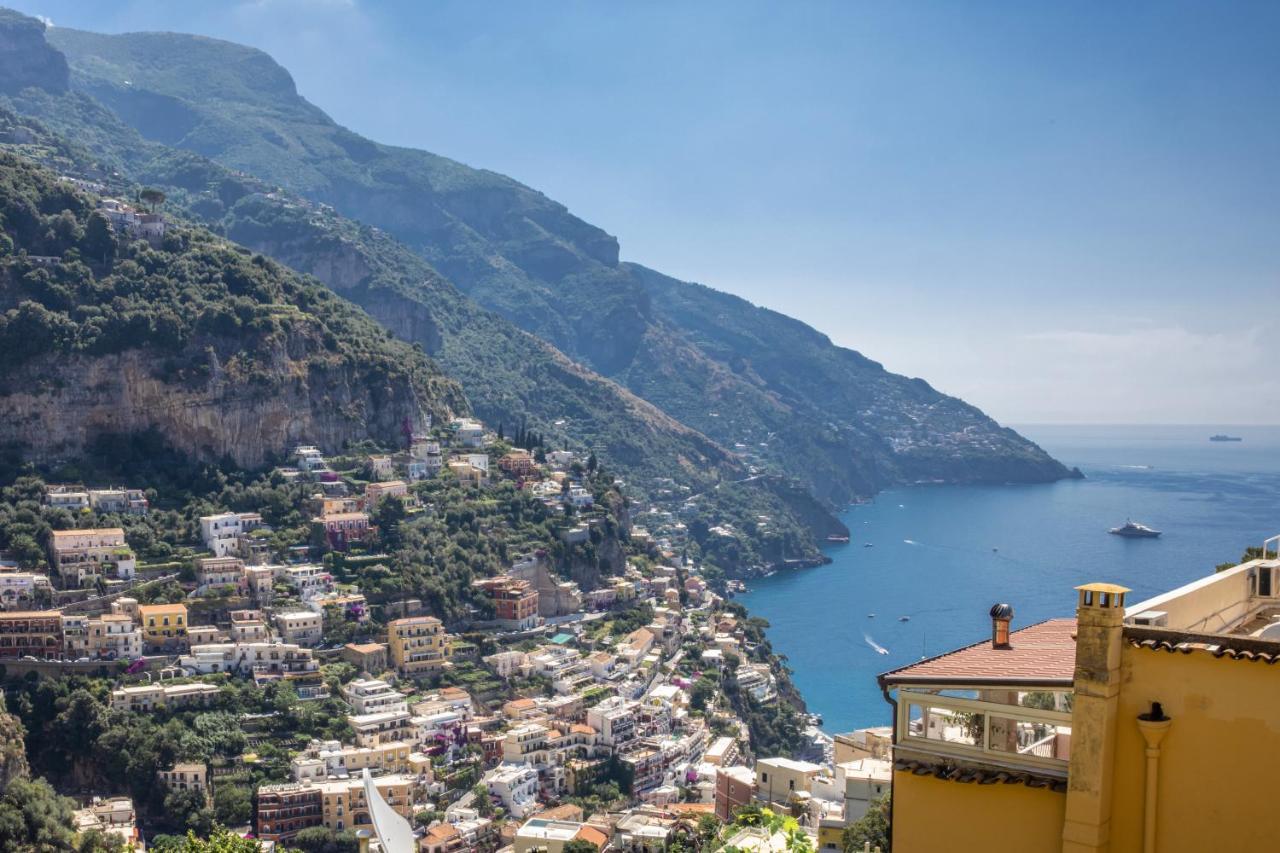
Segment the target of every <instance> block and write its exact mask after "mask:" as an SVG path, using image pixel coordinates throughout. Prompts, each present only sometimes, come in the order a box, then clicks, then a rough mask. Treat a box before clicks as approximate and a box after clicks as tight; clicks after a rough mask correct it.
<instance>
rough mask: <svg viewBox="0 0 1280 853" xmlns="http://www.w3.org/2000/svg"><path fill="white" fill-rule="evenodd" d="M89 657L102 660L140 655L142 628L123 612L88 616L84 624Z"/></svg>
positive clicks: (129, 658) (137, 656)
mask: <svg viewBox="0 0 1280 853" xmlns="http://www.w3.org/2000/svg"><path fill="white" fill-rule="evenodd" d="M86 639H87V641H88V642H87V647H86V651H87V652H88V655H89V657H93V658H102V659H104V660H132V659H134V658H139V657H142V649H143V636H142V629H141V628H140V627H138V625H137V624H136V623H135V622H134V621H133V619H132V618H131V617H129V616H126V615H125V614H123V613H104V614H103V615H101V616H93V617H89V619H88V622H87V624H86Z"/></svg>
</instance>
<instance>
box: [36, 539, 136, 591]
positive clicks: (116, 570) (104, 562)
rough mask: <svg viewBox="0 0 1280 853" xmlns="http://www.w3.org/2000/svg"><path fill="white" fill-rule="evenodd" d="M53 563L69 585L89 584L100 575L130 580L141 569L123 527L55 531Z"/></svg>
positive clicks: (52, 546) (51, 549)
mask: <svg viewBox="0 0 1280 853" xmlns="http://www.w3.org/2000/svg"><path fill="white" fill-rule="evenodd" d="M49 563H50V565H52V566H54V567H55V568H56V569H57V571H58V574H59V576H60V577H61V578H62V582H63V584H64V585H65V586H67V587H83V586H88V585H91V584H92V583H93V582H94V581H96V580H97V579H99V578H102V579H112V580H121V581H124V580H129V579H131V578H132V577H133V575H134V571H135V569H136V568H137V558H136V557H135V556H134V554H133V551H131V550H130V549H129V546H128V544H127V543H126V542H125V539H124V530H122V529H121V528H119V527H106V528H95V529H87V530H55V531H53V533H52V535H51V536H50V539H49Z"/></svg>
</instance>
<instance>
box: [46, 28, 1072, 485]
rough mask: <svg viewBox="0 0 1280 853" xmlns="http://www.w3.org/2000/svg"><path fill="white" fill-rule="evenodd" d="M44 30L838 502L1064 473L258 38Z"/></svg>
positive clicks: (83, 65)
mask: <svg viewBox="0 0 1280 853" xmlns="http://www.w3.org/2000/svg"><path fill="white" fill-rule="evenodd" d="M48 38H49V39H50V40H51V42H52V43H53V44H54V45H55V46H57V47H58V48H59V49H61V50H63V51H64V52H65V53H66V55H67V57H68V59H69V62H70V66H71V69H72V78H71V85H72V87H73V88H76V89H78V90H80V91H83V92H87V93H90V94H92V95H93V96H94V97H96V98H98V99H99V100H101V101H102V102H103V103H105V104H107V105H108V106H110V107H111V108H112V109H113V110H115V111H116V112H117V113H119V115H121V116H122V117H123V118H124V119H125V120H126V121H128V122H129V123H130V124H131V125H132V126H133V127H135V128H137V129H138V130H139V131H140V132H141V133H142V134H143V135H145V136H148V137H149V138H151V139H155V140H158V141H163V142H165V143H168V144H172V145H175V146H178V147H181V148H184V149H187V150H190V151H194V152H198V153H200V154H202V155H205V156H208V157H210V158H212V159H214V160H216V161H218V162H220V163H223V164H225V165H228V166H231V167H233V168H236V169H242V170H245V171H248V172H252V173H253V174H256V175H258V176H261V177H262V178H264V179H266V180H268V181H272V182H277V183H279V184H280V185H282V186H284V187H287V188H289V189H291V190H293V191H296V192H298V193H301V194H303V195H305V196H307V197H308V198H311V199H313V200H316V201H319V202H324V203H327V204H331V205H333V206H334V207H335V208H336V209H337V210H338V211H339V212H341V213H342V214H344V215H346V216H349V217H351V218H353V219H357V220H361V221H364V222H367V223H370V224H373V225H377V226H379V227H381V228H385V229H386V230H387V231H389V232H390V233H391V234H393V235H395V236H396V237H398V238H400V239H401V240H402V241H404V243H406V244H407V245H408V246H409V247H410V248H412V249H413V250H414V251H416V252H418V253H419V254H420V255H421V256H422V257H423V258H425V259H426V260H428V261H429V262H430V263H431V264H432V265H433V266H434V267H435V268H436V269H438V270H439V271H440V272H441V273H443V274H444V275H445V276H447V277H448V278H449V279H450V280H451V281H452V282H453V283H454V284H456V285H458V287H460V288H461V289H462V290H463V291H464V292H466V293H467V294H468V295H469V296H471V297H472V298H474V299H475V300H476V301H478V302H479V303H481V304H482V305H484V306H486V307H489V308H491V309H493V310H495V311H497V312H498V313H500V314H502V315H503V316H504V317H507V318H508V319H510V320H512V321H514V322H515V323H517V324H518V325H519V326H520V327H522V328H524V329H526V330H528V331H530V332H533V333H534V334H537V335H538V336H540V337H542V338H543V339H544V340H547V341H549V342H550V343H552V344H554V345H555V346H556V347H558V348H559V349H561V350H562V351H563V352H565V353H566V354H568V355H569V356H570V357H572V358H575V359H578V360H581V361H583V362H585V363H586V364H587V365H588V366H590V367H592V368H594V369H595V370H596V371H599V372H601V373H603V374H605V375H607V376H611V377H615V378H617V379H619V380H620V381H622V382H624V383H625V384H626V385H627V386H628V387H629V388H631V389H632V390H633V391H635V392H636V393H637V394H639V395H640V396H642V397H644V398H645V399H647V400H648V401H650V402H651V403H653V404H655V405H656V406H658V407H659V408H661V409H662V410H663V411H665V412H667V413H668V414H669V415H671V416H673V417H675V418H676V419H678V420H680V421H683V422H684V423H686V424H689V425H691V426H696V428H698V429H699V430H701V431H702V432H705V433H706V434H707V435H709V436H710V437H712V438H713V439H716V440H717V441H719V442H721V443H723V444H725V445H734V444H741V445H743V447H742V448H740V449H742V450H744V451H745V450H748V449H750V451H751V453H752V455H753V456H754V457H755V458H756V459H758V461H759V462H760V464H761V465H764V466H767V467H769V468H770V469H773V470H779V471H785V472H787V473H788V474H790V475H793V476H796V477H799V478H800V479H801V480H802V481H804V482H805V483H806V484H807V485H808V486H809V487H810V488H812V489H813V490H814V491H815V493H816V494H818V495H819V496H821V497H823V498H824V499H826V500H828V501H830V502H832V503H840V502H843V501H845V500H848V499H849V498H851V497H853V496H855V495H858V494H868V493H870V492H873V491H875V490H876V489H879V488H882V487H884V486H886V485H891V484H895V483H903V482H911V481H915V480H944V481H961V482H1004V481H1009V480H1014V481H1039V480H1051V479H1055V478H1059V477H1063V476H1068V472H1067V471H1066V469H1064V468H1063V467H1062V466H1061V465H1060V464H1059V463H1057V462H1055V461H1054V460H1052V459H1051V458H1050V457H1049V456H1048V455H1047V454H1045V453H1044V452H1043V451H1042V450H1041V449H1040V448H1038V447H1036V446H1035V445H1034V444H1031V443H1030V442H1028V441H1026V440H1025V439H1023V438H1022V437H1020V436H1018V435H1017V434H1016V433H1014V432H1012V431H1010V430H1006V429H1002V428H1000V427H999V425H998V424H996V423H995V422H994V421H992V420H991V419H990V418H987V417H986V416H985V415H983V414H982V413H981V412H979V411H978V410H977V409H975V408H973V407H971V406H968V405H966V404H964V403H963V402H961V401H959V400H956V399H954V398H951V397H947V396H945V395H942V394H940V393H938V392H936V391H934V390H933V389H932V388H930V387H929V386H928V385H927V384H925V383H923V382H921V381H920V380H911V379H907V378H905V377H902V376H897V375H894V374H891V373H888V372H887V371H884V370H883V369H882V368H880V366H879V365H877V364H875V363H874V362H872V361H870V360H868V359H865V358H863V357H862V356H860V355H859V354H857V353H855V352H852V351H849V350H845V349H842V348H839V347H836V346H834V345H832V344H831V342H830V341H829V340H828V339H826V338H825V337H824V336H822V335H820V334H818V333H817V332H815V331H813V330H812V329H810V328H808V327H806V326H803V324H799V323H797V322H796V321H794V320H790V319H789V318H786V317H784V316H782V315H779V314H776V313H774V312H768V311H762V310H760V309H756V308H753V307H752V306H750V305H748V304H747V303H745V302H742V301H741V300H734V299H733V298H732V297H727V296H725V295H724V294H718V293H716V292H715V291H710V290H709V289H705V288H699V287H698V286H696V285H690V284H687V283H684V282H679V281H676V280H674V279H669V278H666V277H664V276H661V275H659V274H656V273H652V272H651V271H648V270H645V269H643V268H641V267H637V266H632V265H628V264H620V263H619V262H618V244H617V241H616V240H615V239H614V238H613V237H611V236H610V235H608V234H606V233H605V232H604V231H602V230H600V229H599V228H596V227H595V226H592V225H590V224H588V223H585V222H583V221H581V220H579V219H578V218H576V217H574V216H573V215H572V214H570V213H569V212H568V211H567V210H566V209H565V208H564V206H563V205H560V204H558V203H556V202H554V201H552V200H550V199H548V198H546V197H545V196H544V195H542V194H541V193H538V192H536V191H534V190H532V189H529V188H528V187H525V186H523V185H521V184H519V183H517V182H515V181H513V180H511V179H509V178H506V177H504V176H501V175H497V174H495V173H493V172H488V171H484V170H477V169H472V168H469V167H467V166H464V165H462V164H460V163H457V162H454V161H451V160H448V159H446V158H442V157H439V156H436V155H432V154H429V153H427V152H423V151H416V150H411V149H403V148H394V147H390V146H384V145H379V144H377V143H374V142H371V141H369V140H366V139H364V138H362V137H360V136H358V135H356V134H354V133H352V132H351V131H349V130H347V129H345V128H342V127H340V126H339V125H337V124H336V123H334V122H333V121H332V120H331V119H329V118H328V117H327V116H326V115H325V114H324V113H323V112H322V111H320V110H319V109H317V108H316V107H315V106H313V105H312V104H310V103H308V102H307V101H305V100H304V99H302V98H301V97H299V96H298V94H297V91H296V89H295V87H294V85H293V81H292V79H291V78H290V77H289V75H288V73H287V72H286V71H285V70H284V69H282V68H280V67H279V66H278V65H276V64H275V63H274V62H273V61H272V60H271V59H270V58H269V57H267V56H266V55H265V54H262V53H261V52H258V51H255V50H252V49H249V48H245V47H241V46H238V45H232V44H228V43H225V42H219V41H215V40H212V39H207V38H201V37H196V36H184V35H175V34H168V33H163V34H157V33H142V34H128V35H120V36H105V35H96V34H92V33H82V32H76V31H71V30H64V29H57V30H54V31H51V32H50V33H49V35H48ZM787 345H794V346H796V349H795V350H794V351H785V347H786V346H787ZM797 380H799V381H797Z"/></svg>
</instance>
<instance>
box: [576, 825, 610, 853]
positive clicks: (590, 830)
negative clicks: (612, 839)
mask: <svg viewBox="0 0 1280 853" xmlns="http://www.w3.org/2000/svg"><path fill="white" fill-rule="evenodd" d="M574 838H575V839H578V840H580V841H590V842H591V843H592V844H594V845H595V846H596V848H597V849H599V850H603V849H604V846H605V845H606V844H608V843H609V837H608V836H607V835H605V834H604V833H603V832H601V831H600V830H598V829H596V828H595V827H593V826H584V827H582V829H579V830H578V834H577V835H575V836H574Z"/></svg>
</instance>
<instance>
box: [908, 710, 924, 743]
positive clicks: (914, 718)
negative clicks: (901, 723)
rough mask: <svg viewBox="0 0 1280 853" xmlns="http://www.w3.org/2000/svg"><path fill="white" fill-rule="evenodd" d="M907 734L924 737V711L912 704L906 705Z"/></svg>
mask: <svg viewBox="0 0 1280 853" xmlns="http://www.w3.org/2000/svg"><path fill="white" fill-rule="evenodd" d="M906 733H907V734H909V735H912V736H914V737H924V709H923V708H921V707H920V706H919V705H916V704H915V703H912V704H910V705H907V731H906Z"/></svg>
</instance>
